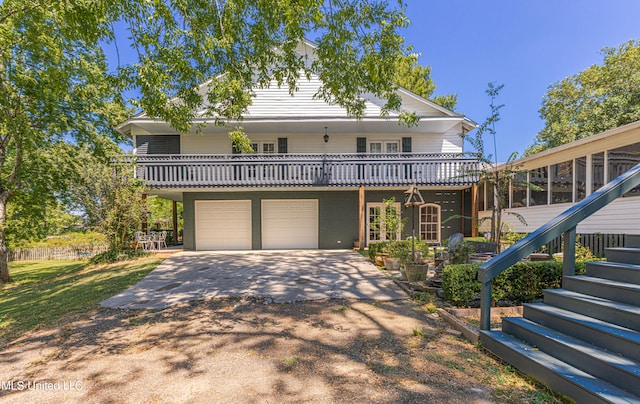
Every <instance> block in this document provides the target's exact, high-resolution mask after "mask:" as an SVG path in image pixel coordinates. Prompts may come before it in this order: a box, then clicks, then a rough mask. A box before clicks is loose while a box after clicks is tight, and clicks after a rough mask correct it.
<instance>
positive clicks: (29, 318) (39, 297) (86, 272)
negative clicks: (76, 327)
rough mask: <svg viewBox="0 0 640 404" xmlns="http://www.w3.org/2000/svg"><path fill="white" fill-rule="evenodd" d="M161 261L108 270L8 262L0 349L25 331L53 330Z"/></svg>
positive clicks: (0, 302)
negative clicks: (8, 273) (8, 277)
mask: <svg viewBox="0 0 640 404" xmlns="http://www.w3.org/2000/svg"><path fill="white" fill-rule="evenodd" d="M165 258H166V255H162V256H150V257H144V258H140V259H137V260H132V261H122V262H117V263H114V264H108V265H90V264H88V263H87V262H86V261H41V262H18V263H10V264H9V270H10V272H11V276H12V277H13V279H14V280H15V282H13V283H8V284H2V283H0V345H2V344H4V343H6V342H8V341H10V340H13V339H15V338H17V337H19V336H21V335H22V334H24V333H25V332H27V331H31V330H36V329H38V328H40V327H48V326H55V325H57V324H60V323H61V322H65V321H68V320H69V319H71V318H74V317H76V316H78V315H80V314H82V313H87V312H88V311H90V310H91V309H95V308H97V307H98V304H99V303H100V301H102V300H104V299H106V298H107V297H110V296H113V295H114V294H116V293H118V292H120V291H122V290H124V289H126V288H127V287H129V286H131V285H133V284H134V283H136V282H138V281H139V280H140V279H142V278H143V277H145V276H146V275H147V274H148V273H149V272H150V271H151V270H152V269H154V268H155V267H156V266H158V264H159V263H161V262H162V261H163V260H164V259H165Z"/></svg>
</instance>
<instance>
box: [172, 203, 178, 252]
mask: <svg viewBox="0 0 640 404" xmlns="http://www.w3.org/2000/svg"><path fill="white" fill-rule="evenodd" d="M173 245H178V202H176V201H173Z"/></svg>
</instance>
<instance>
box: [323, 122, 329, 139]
mask: <svg viewBox="0 0 640 404" xmlns="http://www.w3.org/2000/svg"><path fill="white" fill-rule="evenodd" d="M328 141H329V135H328V134H327V127H326V126H325V127H324V142H325V143H327V142H328Z"/></svg>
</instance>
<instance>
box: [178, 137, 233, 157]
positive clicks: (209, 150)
mask: <svg viewBox="0 0 640 404" xmlns="http://www.w3.org/2000/svg"><path fill="white" fill-rule="evenodd" d="M180 152H181V153H182V154H231V140H230V139H229V136H228V135H227V134H226V133H224V134H202V135H182V136H180Z"/></svg>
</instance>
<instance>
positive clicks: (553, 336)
mask: <svg viewBox="0 0 640 404" xmlns="http://www.w3.org/2000/svg"><path fill="white" fill-rule="evenodd" d="M502 331H503V332H505V333H507V334H510V335H513V336H514V337H516V338H518V339H520V340H522V341H525V342H526V343H528V344H529V345H531V346H534V347H537V348H538V349H540V350H541V351H544V352H545V353H547V354H549V355H551V356H553V357H554V358H557V359H559V360H561V361H563V362H566V363H567V364H569V365H571V366H574V367H576V368H578V369H582V370H584V371H585V372H588V373H589V374H592V375H593V376H595V377H598V378H600V379H602V380H605V381H606V382H608V383H611V384H613V385H616V386H618V387H620V388H622V389H625V390H628V391H629V392H631V393H633V394H636V395H640V383H639V382H640V362H637V361H634V360H632V359H628V358H624V357H622V356H621V355H618V354H614V353H611V352H609V351H607V350H604V349H602V348H599V347H596V346H595V345H592V344H589V343H587V342H584V341H582V340H579V339H577V338H574V337H572V336H569V335H567V334H563V333H561V332H558V331H556V330H553V329H551V328H548V327H545V326H543V325H541V324H538V323H534V322H533V321H530V320H527V319H525V318H522V317H505V318H504V319H503V321H502Z"/></svg>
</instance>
